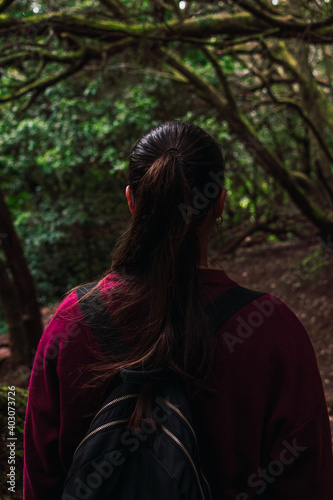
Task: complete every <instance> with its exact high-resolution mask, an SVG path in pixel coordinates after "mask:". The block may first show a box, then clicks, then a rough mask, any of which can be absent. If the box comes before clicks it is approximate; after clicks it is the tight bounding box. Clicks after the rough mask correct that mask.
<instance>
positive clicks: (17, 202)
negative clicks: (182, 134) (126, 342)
mask: <svg viewBox="0 0 333 500" xmlns="http://www.w3.org/2000/svg"><path fill="white" fill-rule="evenodd" d="M332 43H333V7H332V2H331V1H327V0H326V1H324V0H316V1H313V2H308V1H306V0H274V1H273V2H272V1H271V0H236V1H233V0H219V1H218V0H214V1H211V2H206V1H194V0H186V1H185V0H184V1H181V2H178V1H177V0H100V1H99V0H82V1H79V0H66V1H62V0H61V1H58V0H50V1H49V2H40V1H38V0H33V1H30V0H29V1H28V0H26V1H23V0H22V1H19V0H16V1H13V0H0V67H1V70H0V79H1V84H0V144H1V151H0V161H1V165H2V166H1V171H0V182H1V185H2V187H3V189H4V190H5V193H6V196H7V198H6V199H7V203H8V205H9V207H10V209H11V212H12V214H13V216H14V219H15V224H16V228H17V230H18V231H19V234H20V236H21V237H22V240H23V241H24V247H25V252H26V254H27V257H28V261H29V263H30V266H31V269H32V272H33V274H34V276H35V278H37V283H38V290H39V297H40V300H41V301H42V302H43V301H44V302H47V301H48V300H50V299H51V298H53V295H54V294H58V295H59V294H61V293H63V291H64V290H65V289H67V288H68V287H69V286H71V285H74V284H77V282H78V281H80V280H81V281H85V280H87V278H88V275H91V276H94V275H96V273H98V272H101V270H102V269H104V268H105V266H106V265H107V262H108V260H109V252H110V250H111V248H112V245H113V242H114V238H115V236H116V235H117V234H118V233H119V230H120V229H121V227H122V221H123V220H124V217H126V216H125V215H124V214H125V213H126V212H125V210H126V207H125V205H124V202H123V199H124V196H123V188H124V186H125V182H126V178H125V167H126V164H127V163H126V155H127V154H128V152H129V150H130V147H131V145H132V144H133V142H134V141H135V140H136V139H137V138H138V137H139V136H140V135H141V134H143V133H144V132H145V131H146V130H148V129H149V128H151V126H152V125H154V124H156V123H158V122H160V121H163V120H166V119H174V118H182V119H187V120H191V121H193V122H195V123H197V124H199V125H201V126H203V127H205V128H206V129H207V131H208V132H211V133H212V134H214V135H215V136H216V137H217V138H218V139H219V140H220V142H222V144H223V145H224V147H225V149H226V150H227V154H228V171H227V180H226V187H227V190H228V194H229V201H228V207H227V213H226V216H225V224H226V229H227V230H228V229H229V230H231V228H232V227H235V226H238V225H240V224H242V223H246V222H248V223H252V224H255V223H259V224H260V223H266V222H267V224H268V226H269V230H270V232H271V234H273V235H275V237H285V238H287V237H290V236H291V235H292V234H293V233H297V234H298V235H299V236H302V235H303V234H305V233H306V232H307V231H310V232H311V231H314V232H317V233H318V234H319V235H320V236H321V237H322V238H323V239H324V240H325V241H326V242H327V243H330V242H331V241H332V240H331V238H332V235H333V176H332V171H333V168H332V162H333V103H332V68H333V49H332ZM300 214H301V218H302V221H304V220H306V221H307V224H305V225H304V224H301V225H298V224H297V220H298V218H299V216H300ZM269 221H271V222H269ZM73 241H75V246H73ZM51 249H52V252H51ZM0 257H1V253H0ZM63 262H65V263H66V265H62V264H61V263H63ZM49 281H52V283H53V285H55V286H53V289H52V292H51V291H50V287H49Z"/></svg>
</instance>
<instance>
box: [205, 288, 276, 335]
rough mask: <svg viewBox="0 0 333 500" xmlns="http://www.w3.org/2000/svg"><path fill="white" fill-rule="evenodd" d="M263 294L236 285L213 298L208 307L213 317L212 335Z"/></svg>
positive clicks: (263, 293)
mask: <svg viewBox="0 0 333 500" xmlns="http://www.w3.org/2000/svg"><path fill="white" fill-rule="evenodd" d="M265 294H266V293H265V292H258V291H256V290H250V289H249V288H244V287H243V286H238V285H237V286H234V287H232V288H228V290H226V291H225V292H222V293H221V294H220V295H218V296H217V297H215V299H213V300H212V302H210V304H209V305H208V310H209V312H210V314H211V316H212V317H213V324H214V332H213V333H216V332H217V331H218V330H219V329H220V328H221V326H222V325H223V324H224V323H225V322H226V321H227V320H228V319H229V318H231V316H232V315H233V314H235V313H236V312H237V311H239V310H240V309H241V308H242V307H244V306H245V305H246V304H249V303H250V302H252V301H253V300H255V299H258V298H259V297H261V296H262V295H265Z"/></svg>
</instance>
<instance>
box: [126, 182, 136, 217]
mask: <svg viewBox="0 0 333 500" xmlns="http://www.w3.org/2000/svg"><path fill="white" fill-rule="evenodd" d="M125 194H126V198H127V203H128V207H129V209H130V211H131V212H132V214H133V213H134V211H135V208H134V196H133V192H132V189H131V186H127V187H126V190H125Z"/></svg>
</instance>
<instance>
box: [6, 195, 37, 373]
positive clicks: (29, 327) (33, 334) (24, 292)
mask: <svg viewBox="0 0 333 500" xmlns="http://www.w3.org/2000/svg"><path fill="white" fill-rule="evenodd" d="M0 236H1V238H0V242H1V246H2V248H3V250H4V253H5V256H6V260H7V265H8V268H9V269H10V271H11V274H12V277H13V282H14V284H15V288H16V290H17V294H18V297H19V301H20V313H21V321H22V324H23V326H24V331H25V335H24V338H23V339H22V343H24V345H25V353H26V356H25V361H26V363H27V364H28V365H31V363H32V360H33V355H34V352H35V351H34V350H35V348H36V347H37V344H38V342H39V339H40V337H41V335H42V332H43V327H42V322H41V316H40V311H39V305H38V302H37V298H36V292H35V286H34V282H33V279H32V276H31V273H30V271H29V268H28V264H27V261H26V259H25V256H24V253H23V249H22V246H21V243H20V241H19V239H18V236H17V234H16V231H15V228H14V226H13V223H12V220H11V216H10V212H9V210H8V208H7V205H6V203H5V200H4V196H3V193H2V191H1V190H0ZM15 341H18V340H17V339H15ZM16 348H17V349H19V347H18V346H15V347H14V349H16Z"/></svg>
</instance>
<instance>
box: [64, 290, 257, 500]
mask: <svg viewBox="0 0 333 500" xmlns="http://www.w3.org/2000/svg"><path fill="white" fill-rule="evenodd" d="M93 286H94V284H92V285H88V286H86V287H80V288H79V289H78V291H77V294H78V298H79V299H81V301H80V305H81V309H82V312H83V314H84V316H85V318H86V320H87V322H88V323H89V325H90V327H91V329H92V330H93V332H94V334H95V335H96V336H97V339H98V340H99V341H100V343H101V345H102V347H103V348H105V345H103V339H105V335H104V334H105V328H106V325H110V322H111V323H112V321H111V319H110V315H109V313H108V312H107V311H106V307H105V306H104V309H105V310H104V312H103V314H102V315H101V314H100V315H99V317H98V322H97V323H96V318H95V316H94V313H93V312H92V307H91V296H90V297H89V296H88V297H87V298H85V297H84V296H85V294H86V293H87V291H88V290H89V288H91V287H93ZM95 290H96V293H98V294H99V291H98V287H96V289H95ZM95 290H94V293H95ZM260 295H263V293H261V292H255V291H253V290H248V289H246V288H243V287H239V286H236V287H233V288H230V289H229V290H227V291H226V292H224V293H222V294H221V295H219V296H218V297H217V298H216V299H214V301H213V302H212V303H211V304H209V309H210V313H211V314H212V315H213V318H214V325H215V328H214V332H216V331H217V330H219V328H220V327H221V326H222V324H223V323H224V322H225V321H226V320H227V319H228V318H229V317H230V316H232V315H233V314H234V313H235V312H236V311H237V310H239V309H240V308H241V307H243V306H244V305H245V304H247V303H249V302H251V301H252V300H254V299H256V298H258V297H259V296H260ZM94 300H95V302H94V304H96V297H95V299H94ZM97 300H98V301H99V303H102V302H103V300H102V298H101V296H100V295H99V298H98V299H97ZM120 335H121V334H120V333H119V332H117V330H116V329H115V328H112V336H116V337H117V336H120ZM147 384H148V386H149V387H150V388H152V399H151V401H152V408H151V409H152V418H151V419H149V420H148V419H146V420H145V419H144V420H143V421H142V423H141V426H140V429H134V428H133V427H129V421H130V417H131V415H132V413H133V410H134V407H135V405H136V401H137V398H138V395H139V393H140V390H141V389H142V387H143V386H145V387H147ZM61 498H62V500H171V499H172V500H211V498H212V497H211V493H210V488H209V485H208V483H207V480H206V479H205V477H204V475H203V473H202V470H201V466H200V459H199V451H198V444H197V439H196V434H195V431H194V429H193V420H192V416H191V411H190V408H189V405H188V402H187V398H186V395H185V388H184V387H183V383H182V380H180V379H179V377H178V375H176V374H175V373H173V372H171V371H169V370H167V369H160V370H153V371H142V372H140V371H131V370H122V371H121V373H120V376H119V378H118V381H117V382H116V384H115V383H113V384H111V389H110V392H109V394H108V396H107V398H106V399H105V401H104V403H103V405H102V407H101V409H100V410H99V411H98V412H97V414H96V415H95V417H94V418H93V420H92V422H91V424H90V427H89V429H88V431H87V433H86V435H85V437H84V438H83V440H82V441H81V443H80V444H79V445H78V447H77V449H76V451H75V453H74V456H73V460H72V464H71V467H70V470H69V473H68V476H67V478H66V482H65V486H64V490H63V494H62V497H61Z"/></svg>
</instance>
